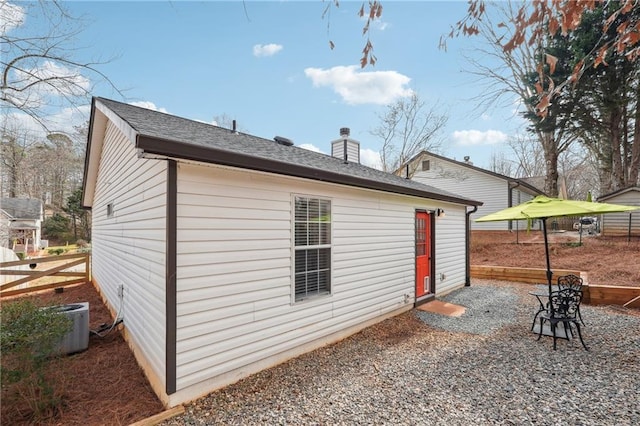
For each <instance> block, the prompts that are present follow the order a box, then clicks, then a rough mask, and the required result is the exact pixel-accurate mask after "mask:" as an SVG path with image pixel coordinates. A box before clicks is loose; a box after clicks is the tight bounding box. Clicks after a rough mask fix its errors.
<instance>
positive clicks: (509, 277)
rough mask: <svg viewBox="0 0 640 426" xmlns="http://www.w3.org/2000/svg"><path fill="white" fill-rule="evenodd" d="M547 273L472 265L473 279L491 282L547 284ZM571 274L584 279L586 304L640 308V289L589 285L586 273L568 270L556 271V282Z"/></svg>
mask: <svg viewBox="0 0 640 426" xmlns="http://www.w3.org/2000/svg"><path fill="white" fill-rule="evenodd" d="M546 273H547V271H546V269H539V268H510V267H506V266H482V265H471V277H473V278H480V279H489V280H502V281H516V282H522V283H529V284H545V283H546V281H547V275H546ZM569 274H573V275H577V276H579V277H581V278H582V279H583V281H584V285H583V287H582V288H583V292H584V299H583V301H584V303H587V304H589V305H618V306H624V307H625V308H640V287H630V286H612V285H594V284H589V283H588V281H587V274H586V273H585V272H582V271H572V270H568V269H554V270H553V276H554V281H555V279H557V277H559V276H561V275H569Z"/></svg>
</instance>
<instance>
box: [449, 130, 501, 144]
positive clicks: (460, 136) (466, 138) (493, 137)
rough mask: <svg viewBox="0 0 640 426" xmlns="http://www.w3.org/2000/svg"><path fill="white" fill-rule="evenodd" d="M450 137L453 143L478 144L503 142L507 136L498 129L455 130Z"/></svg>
mask: <svg viewBox="0 0 640 426" xmlns="http://www.w3.org/2000/svg"><path fill="white" fill-rule="evenodd" d="M452 138H453V142H454V144H455V145H461V146H480V145H495V144H499V143H504V142H506V141H507V138H508V136H507V134H506V133H503V132H501V131H500V130H486V131H480V130H456V131H455V132H453V135H452Z"/></svg>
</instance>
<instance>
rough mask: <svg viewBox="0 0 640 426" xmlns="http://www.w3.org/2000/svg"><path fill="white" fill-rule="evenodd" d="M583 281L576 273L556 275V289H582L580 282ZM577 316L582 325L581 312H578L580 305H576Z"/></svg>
mask: <svg viewBox="0 0 640 426" xmlns="http://www.w3.org/2000/svg"><path fill="white" fill-rule="evenodd" d="M583 283H584V281H583V280H582V278H580V277H579V276H577V275H574V274H568V275H561V276H559V277H558V289H559V290H562V289H565V288H573V289H575V290H582V284H583ZM578 318H579V319H580V322H581V323H582V325H584V321H583V320H582V314H581V313H580V306H578Z"/></svg>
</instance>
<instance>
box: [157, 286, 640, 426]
mask: <svg viewBox="0 0 640 426" xmlns="http://www.w3.org/2000/svg"><path fill="white" fill-rule="evenodd" d="M531 289H532V287H531V286H528V285H525V284H516V283H505V282H496V281H486V280H474V282H473V283H472V286H471V287H467V288H463V289H460V290H456V291H455V292H453V293H450V294H448V295H446V296H444V297H442V298H441V299H442V300H444V301H448V302H451V303H455V304H460V305H463V306H465V307H466V308H467V309H466V313H465V314H464V315H462V316H460V317H445V316H441V315H438V314H432V313H427V312H423V311H418V310H413V311H410V312H407V313H405V314H402V315H399V316H397V317H395V318H392V319H389V320H387V321H384V322H382V323H380V324H377V325H374V326H372V327H369V328H367V329H366V330H363V331H362V332H360V333H358V334H356V335H354V336H351V337H349V338H347V339H345V340H343V341H341V342H339V343H337V344H334V345H330V346H327V347H324V348H321V349H319V350H316V351H314V352H311V353H309V354H305V355H303V356H301V357H298V358H296V359H294V360H291V361H289V362H286V363H284V364H281V365H279V366H276V367H274V368H271V369H269V370H265V371H262V372H260V373H258V374H255V375H253V376H251V377H249V378H247V379H245V380H242V381H240V382H238V383H236V384H233V385H231V386H228V387H226V388H225V389H222V390H220V391H218V392H214V393H212V394H210V395H208V396H206V397H204V398H201V399H199V400H197V401H194V402H193V403H190V404H188V405H187V406H186V412H185V413H184V414H183V415H181V416H179V417H175V418H173V419H171V420H169V421H167V422H165V423H164V424H165V425H214V424H215V425H218V424H219V425H360V424H363V425H380V424H389V425H471V424H474V425H496V424H497V425H527V424H536V425H638V424H640V380H638V371H639V370H638V366H639V364H640V316H638V315H632V314H631V313H629V312H625V311H622V310H621V309H614V308H608V307H593V306H587V305H585V306H583V307H582V309H581V310H582V316H583V318H584V321H585V323H586V327H584V329H583V336H584V339H585V343H586V344H587V346H588V347H589V351H588V352H587V351H585V350H584V349H583V348H582V346H581V344H580V342H579V341H578V340H572V341H567V340H559V341H558V349H557V351H554V350H553V345H552V339H551V338H550V337H543V338H542V339H541V340H540V341H536V338H537V336H536V335H534V334H533V333H531V332H530V331H529V327H530V325H531V320H532V316H533V313H534V312H535V308H536V306H537V301H536V300H535V298H534V297H533V296H530V295H528V294H527V291H530V290H531Z"/></svg>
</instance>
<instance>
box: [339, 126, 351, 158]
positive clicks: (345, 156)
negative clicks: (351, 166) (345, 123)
mask: <svg viewBox="0 0 640 426" xmlns="http://www.w3.org/2000/svg"><path fill="white" fill-rule="evenodd" d="M343 129H344V128H342V129H340V133H341V134H342V130H343ZM348 135H349V129H347V135H346V136H348ZM342 136H345V135H342ZM343 150H344V164H347V163H348V162H349V158H348V154H347V139H346V138H345V139H344V148H343Z"/></svg>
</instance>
